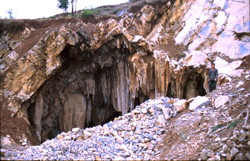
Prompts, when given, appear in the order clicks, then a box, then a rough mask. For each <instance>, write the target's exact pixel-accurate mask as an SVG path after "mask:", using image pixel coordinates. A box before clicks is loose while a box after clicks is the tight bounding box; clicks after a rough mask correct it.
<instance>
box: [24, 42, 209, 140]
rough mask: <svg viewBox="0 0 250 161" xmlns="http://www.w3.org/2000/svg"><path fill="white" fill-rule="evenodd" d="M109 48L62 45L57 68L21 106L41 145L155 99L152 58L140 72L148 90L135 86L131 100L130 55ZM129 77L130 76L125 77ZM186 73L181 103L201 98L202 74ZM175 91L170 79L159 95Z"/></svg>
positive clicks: (132, 68) (105, 120)
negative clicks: (84, 50)
mask: <svg viewBox="0 0 250 161" xmlns="http://www.w3.org/2000/svg"><path fill="white" fill-rule="evenodd" d="M113 44H114V43H113V42H111V43H108V44H106V45H107V46H104V47H103V48H104V49H102V48H101V49H99V50H98V51H96V52H94V53H93V52H83V51H81V50H80V49H79V48H78V47H76V46H66V47H65V49H64V50H63V51H62V53H61V54H60V60H61V62H62V66H61V67H60V68H59V69H58V70H56V72H55V73H54V74H53V76H52V77H51V78H49V79H48V80H47V81H46V82H45V83H44V84H43V85H42V86H41V87H40V88H39V89H38V90H37V92H36V93H35V94H34V95H33V96H32V98H31V99H29V100H28V101H27V102H26V103H24V104H23V106H24V107H26V108H25V109H27V115H28V118H29V121H30V123H31V126H32V128H33V129H35V133H36V135H37V137H38V138H39V140H40V142H44V141H46V140H47V139H52V138H54V137H56V136H57V135H58V134H59V133H61V132H67V131H70V130H72V128H75V127H80V128H87V127H93V126H97V125H103V124H105V123H107V122H109V121H112V120H113V119H114V118H116V117H118V116H121V115H123V114H125V113H127V112H130V111H132V110H133V109H134V108H135V107H136V106H137V105H140V104H141V103H143V102H144V101H145V100H148V99H149V98H152V97H155V95H154V92H155V89H154V88H155V86H154V84H155V80H154V78H155V77H156V74H155V72H156V71H155V69H154V66H152V64H153V63H152V62H153V61H151V60H152V59H153V58H150V59H146V58H148V56H146V58H145V59H146V60H148V61H145V62H146V63H148V64H151V67H152V69H153V70H148V71H146V72H145V73H147V74H149V76H150V77H148V78H149V79H150V81H149V82H150V84H148V86H147V87H149V88H150V90H148V91H145V89H144V90H143V89H142V87H139V88H137V89H136V90H135V93H134V94H133V95H132V94H131V91H130V87H129V85H130V83H131V82H132V80H130V78H132V79H133V78H135V80H136V74H135V67H134V66H131V63H130V62H128V61H129V59H128V58H129V56H130V55H132V54H131V53H130V51H129V50H128V49H126V48H125V49H124V48H123V49H122V50H121V49H118V48H115V47H113ZM149 60H150V61H149ZM139 65H140V64H139ZM133 72H134V74H135V76H133V77H130V75H131V74H133ZM187 73H189V74H187V76H188V77H187V80H186V82H185V83H184V88H183V90H184V91H183V98H189V97H191V96H197V95H205V94H206V91H205V89H204V87H203V82H204V79H203V77H202V75H201V74H198V73H197V72H196V71H195V70H191V71H187ZM164 80H165V81H166V79H164ZM176 86H177V83H176V82H175V81H174V80H171V81H170V82H169V83H168V84H167V85H164V88H165V89H167V90H166V93H165V94H164V95H165V96H167V97H177V96H176V95H177V94H176V93H177V92H176Z"/></svg>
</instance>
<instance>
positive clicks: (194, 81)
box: [183, 72, 207, 99]
mask: <svg viewBox="0 0 250 161" xmlns="http://www.w3.org/2000/svg"><path fill="white" fill-rule="evenodd" d="M203 84H204V78H203V77H202V75H201V74H198V73H197V72H190V73H189V75H188V76H187V79H186V81H185V85H184V91H183V98H184V99H190V98H192V97H196V96H204V95H206V94H207V93H206V90H205V88H204V85H203Z"/></svg>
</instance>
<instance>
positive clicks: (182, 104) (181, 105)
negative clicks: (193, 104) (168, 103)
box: [173, 99, 187, 112]
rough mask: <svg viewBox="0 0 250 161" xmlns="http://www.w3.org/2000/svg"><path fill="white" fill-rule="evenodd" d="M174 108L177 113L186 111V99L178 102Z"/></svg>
mask: <svg viewBox="0 0 250 161" xmlns="http://www.w3.org/2000/svg"><path fill="white" fill-rule="evenodd" d="M173 106H174V109H175V110H176V112H181V111H184V110H185V109H186V108H187V100H185V99H182V100H178V101H177V102H175V103H174V104H173Z"/></svg>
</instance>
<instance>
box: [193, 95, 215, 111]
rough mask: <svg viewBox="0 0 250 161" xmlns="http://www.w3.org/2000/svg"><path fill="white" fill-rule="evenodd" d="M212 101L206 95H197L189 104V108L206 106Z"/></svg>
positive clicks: (194, 108)
mask: <svg viewBox="0 0 250 161" xmlns="http://www.w3.org/2000/svg"><path fill="white" fill-rule="evenodd" d="M209 103H210V100H209V99H208V98H207V97H205V96H198V97H196V98H195V99H194V100H193V101H192V102H191V103H190V105H189V110H196V109H198V108H201V107H202V106H206V105H208V104H209Z"/></svg>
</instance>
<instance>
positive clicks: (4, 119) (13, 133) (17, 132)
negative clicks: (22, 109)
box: [0, 109, 39, 145]
mask: <svg viewBox="0 0 250 161" xmlns="http://www.w3.org/2000/svg"><path fill="white" fill-rule="evenodd" d="M0 114H1V117H0V118H1V125H0V127H1V128H0V131H1V136H7V135H10V137H11V138H12V139H13V140H14V141H15V142H16V143H18V144H20V140H21V138H23V135H25V136H26V137H27V138H28V140H29V141H30V142H31V144H32V145H36V144H39V141H38V139H37V138H36V137H35V136H34V135H33V134H30V133H28V131H29V130H28V128H29V124H28V123H27V122H26V121H25V120H23V119H22V118H17V117H13V118H11V114H12V112H11V111H9V110H5V109H1V112H0ZM31 131H32V130H31Z"/></svg>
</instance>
